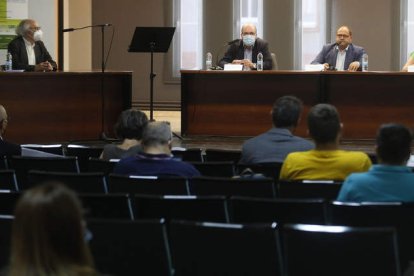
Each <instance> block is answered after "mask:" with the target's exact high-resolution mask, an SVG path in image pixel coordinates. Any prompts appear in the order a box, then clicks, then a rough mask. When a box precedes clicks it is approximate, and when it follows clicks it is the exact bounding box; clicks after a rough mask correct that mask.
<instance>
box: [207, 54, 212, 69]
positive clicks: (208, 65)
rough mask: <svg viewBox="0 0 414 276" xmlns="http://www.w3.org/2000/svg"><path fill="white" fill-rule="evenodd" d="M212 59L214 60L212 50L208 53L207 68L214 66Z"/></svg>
mask: <svg viewBox="0 0 414 276" xmlns="http://www.w3.org/2000/svg"><path fill="white" fill-rule="evenodd" d="M212 60H213V56H212V55H211V53H210V52H208V53H207V54H206V70H211V67H213V63H212Z"/></svg>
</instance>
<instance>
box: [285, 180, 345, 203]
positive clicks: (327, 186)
mask: <svg viewBox="0 0 414 276" xmlns="http://www.w3.org/2000/svg"><path fill="white" fill-rule="evenodd" d="M277 186H278V190H277V196H278V197H282V198H324V199H327V200H335V199H336V198H337V196H338V193H339V190H340V189H341V186H342V182H335V181H330V180H320V181H318V180H312V181H307V180H304V181H283V180H280V181H279V182H278V185H277Z"/></svg>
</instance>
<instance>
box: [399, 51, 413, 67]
mask: <svg viewBox="0 0 414 276" xmlns="http://www.w3.org/2000/svg"><path fill="white" fill-rule="evenodd" d="M411 65H414V52H412V53H411V54H410V56H409V57H408V60H407V62H406V63H405V65H404V67H403V68H402V69H401V71H404V72H407V71H408V66H411Z"/></svg>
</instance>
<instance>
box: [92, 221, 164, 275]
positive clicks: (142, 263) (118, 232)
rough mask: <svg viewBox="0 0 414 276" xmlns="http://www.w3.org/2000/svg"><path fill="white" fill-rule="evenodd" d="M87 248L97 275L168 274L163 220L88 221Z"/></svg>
mask: <svg viewBox="0 0 414 276" xmlns="http://www.w3.org/2000/svg"><path fill="white" fill-rule="evenodd" d="M88 229H89V230H90V231H91V233H92V234H93V238H92V240H91V241H90V243H89V244H90V248H91V251H92V255H93V257H94V260H95V265H96V268H97V270H98V271H99V272H101V273H104V274H109V275H172V268H171V259H170V253H169V250H168V244H167V238H166V237H167V235H166V229H165V224H164V222H163V220H154V221H125V220H123V221H121V220H117V221H115V220H88Z"/></svg>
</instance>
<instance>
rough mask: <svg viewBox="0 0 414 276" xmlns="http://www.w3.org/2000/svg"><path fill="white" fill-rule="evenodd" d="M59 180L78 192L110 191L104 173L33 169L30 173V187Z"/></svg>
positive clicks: (26, 187) (102, 192)
mask: <svg viewBox="0 0 414 276" xmlns="http://www.w3.org/2000/svg"><path fill="white" fill-rule="evenodd" d="M48 181H58V182H62V183H63V184H65V185H66V186H67V187H69V188H70V189H72V190H74V191H76V192H78V193H101V194H105V193H107V192H108V188H107V185H106V179H105V175H104V174H103V173H71V172H45V171H36V170H31V171H29V174H28V185H26V186H25V187H24V188H25V189H29V188H31V187H34V186H36V185H38V184H41V183H44V182H48Z"/></svg>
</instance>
